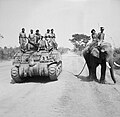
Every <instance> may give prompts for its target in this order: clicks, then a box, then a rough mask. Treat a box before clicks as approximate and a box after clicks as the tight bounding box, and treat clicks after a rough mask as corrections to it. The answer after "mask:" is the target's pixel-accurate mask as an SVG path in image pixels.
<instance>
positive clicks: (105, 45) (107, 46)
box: [101, 42, 112, 52]
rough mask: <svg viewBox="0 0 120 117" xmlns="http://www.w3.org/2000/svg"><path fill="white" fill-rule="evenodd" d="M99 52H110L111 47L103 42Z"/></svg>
mask: <svg viewBox="0 0 120 117" xmlns="http://www.w3.org/2000/svg"><path fill="white" fill-rule="evenodd" d="M101 51H102V52H111V51H112V46H111V44H110V43H108V42H103V43H102V44H101Z"/></svg>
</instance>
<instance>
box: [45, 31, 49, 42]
mask: <svg viewBox="0 0 120 117" xmlns="http://www.w3.org/2000/svg"><path fill="white" fill-rule="evenodd" d="M48 38H50V29H47V32H46V33H45V39H46V40H47V39H48Z"/></svg>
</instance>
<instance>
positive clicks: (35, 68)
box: [11, 50, 62, 83]
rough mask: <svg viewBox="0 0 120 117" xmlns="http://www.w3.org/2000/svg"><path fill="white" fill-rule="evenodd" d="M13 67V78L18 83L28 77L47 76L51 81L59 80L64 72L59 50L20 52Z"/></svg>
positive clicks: (15, 57)
mask: <svg viewBox="0 0 120 117" xmlns="http://www.w3.org/2000/svg"><path fill="white" fill-rule="evenodd" d="M13 66H14V67H13V68H12V69H11V77H12V79H13V80H14V81H15V82H17V83H19V82H23V81H24V80H25V78H26V77H34V76H39V78H41V77H42V76H46V77H49V78H50V80H57V77H58V76H59V74H60V73H61V71H62V60H61V54H60V53H59V52H58V51H57V50H53V51H51V52H48V51H46V50H42V51H39V52H37V51H36V52H33V51H28V52H26V53H22V52H18V53H16V54H15V56H14V60H13Z"/></svg>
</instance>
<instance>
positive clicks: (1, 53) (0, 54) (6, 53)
mask: <svg viewBox="0 0 120 117" xmlns="http://www.w3.org/2000/svg"><path fill="white" fill-rule="evenodd" d="M18 50H19V47H14V48H13V47H9V48H8V47H6V46H5V47H4V48H2V47H0V60H10V59H12V58H13V56H14V54H15V53H16V52H17V51H18Z"/></svg>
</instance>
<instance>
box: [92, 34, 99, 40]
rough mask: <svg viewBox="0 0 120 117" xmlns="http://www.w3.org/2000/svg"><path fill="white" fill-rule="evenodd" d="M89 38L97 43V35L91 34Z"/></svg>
mask: <svg viewBox="0 0 120 117" xmlns="http://www.w3.org/2000/svg"><path fill="white" fill-rule="evenodd" d="M91 36H92V41H98V35H97V33H95V34H92V35H91Z"/></svg>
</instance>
